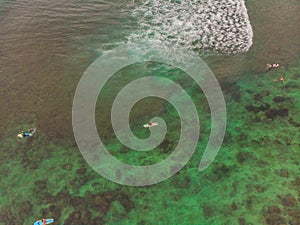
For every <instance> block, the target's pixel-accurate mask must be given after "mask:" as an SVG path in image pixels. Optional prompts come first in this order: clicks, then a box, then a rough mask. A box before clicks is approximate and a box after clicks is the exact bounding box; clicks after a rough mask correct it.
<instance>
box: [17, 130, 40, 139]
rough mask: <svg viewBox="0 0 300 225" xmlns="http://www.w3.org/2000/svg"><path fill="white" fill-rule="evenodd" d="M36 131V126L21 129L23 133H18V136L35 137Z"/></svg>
mask: <svg viewBox="0 0 300 225" xmlns="http://www.w3.org/2000/svg"><path fill="white" fill-rule="evenodd" d="M35 132H36V128H30V129H28V130H27V131H21V133H20V134H18V135H17V137H19V138H24V139H27V138H30V137H33V135H34V134H35Z"/></svg>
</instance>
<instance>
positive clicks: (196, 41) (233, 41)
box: [129, 0, 253, 54]
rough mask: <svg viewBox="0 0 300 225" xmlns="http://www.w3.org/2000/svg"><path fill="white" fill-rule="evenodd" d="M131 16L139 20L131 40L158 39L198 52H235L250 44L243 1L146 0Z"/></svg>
mask: <svg viewBox="0 0 300 225" xmlns="http://www.w3.org/2000/svg"><path fill="white" fill-rule="evenodd" d="M132 15H133V16H134V17H136V18H137V19H138V21H139V25H138V29H137V30H136V31H135V32H134V33H133V34H131V35H130V37H129V40H130V41H141V40H159V41H162V42H168V43H172V44H174V45H181V46H184V47H187V48H189V49H192V50H197V51H201V52H222V53H226V54H237V53H242V52H246V51H248V50H249V48H250V47H251V45H252V37H253V32H252V27H251V24H250V21H249V18H248V14H247V9H246V6H245V3H244V1H243V0H190V1H178V0H148V1H143V2H141V3H138V4H137V6H136V7H135V8H134V9H133V12H132Z"/></svg>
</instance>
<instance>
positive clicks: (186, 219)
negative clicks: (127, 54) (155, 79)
mask: <svg viewBox="0 0 300 225" xmlns="http://www.w3.org/2000/svg"><path fill="white" fill-rule="evenodd" d="M154 2H155V3H156V4H157V5H156V6H155V7H153V5H151V4H150V5H147V4H143V2H142V1H138V2H136V1H114V2H113V3H111V2H106V1H97V0H94V1H84V2H83V1H59V2H58V1H52V2H49V1H42V0H40V1H30V2H28V1H18V0H17V1H0V88H1V89H0V90H1V91H0V105H1V109H0V110H1V113H0V124H1V126H0V163H1V166H0V171H1V174H2V176H1V180H0V193H1V196H2V197H1V198H0V224H5V225H6V224H33V222H34V221H36V220H39V219H41V218H54V219H55V223H54V224H75V225H76V224H88V225H89V224H97V225H98V224H300V220H299V214H300V211H299V198H300V196H299V179H300V178H299V160H298V158H299V140H300V138H299V123H300V118H299V110H300V105H299V101H300V99H299V76H300V69H299V68H300V63H299V43H300V42H299V41H300V31H299V29H297V24H299V22H300V16H299V13H298V12H299V9H300V6H299V2H298V1H297V0H287V1H276V4H275V3H274V2H273V1H268V0H262V1H246V3H245V4H246V7H247V13H248V16H249V22H250V24H251V28H252V32H253V39H252V45H251V47H250V49H249V50H248V49H246V51H244V52H243V51H242V52H240V53H238V54H229V55H228V52H225V53H226V54H225V53H223V52H222V51H221V52H220V49H217V48H216V46H215V45H214V44H212V43H210V42H207V43H210V44H208V45H204V44H202V45H200V44H201V43H202V42H201V40H203V39H200V41H198V42H195V39H194V38H195V37H194V36H193V35H192V33H190V30H186V29H185V28H186V26H185V24H186V23H187V22H189V21H190V20H192V19H193V18H191V17H190V16H186V17H185V15H186V14H184V13H183V14H181V13H182V11H184V10H187V11H188V14H190V13H191V12H190V11H189V10H190V8H193V7H194V8H195V10H197V6H198V5H197V4H198V3H199V2H197V1H189V2H185V3H186V4H182V5H178V6H177V5H176V4H177V3H176V2H175V3H174V2H173V1H171V2H173V3H172V4H175V6H176V7H179V8H176V7H175V6H174V5H171V6H172V7H173V9H174V10H173V11H172V10H171V11H170V14H167V15H169V16H171V18H173V17H174V18H177V19H178V18H179V17H178V15H179V16H180V18H181V20H182V21H183V24H182V25H181V26H182V30H183V31H184V32H179V34H183V33H184V34H185V35H183V36H184V38H185V39H184V38H183V39H182V37H181V36H180V35H179V36H178V34H177V33H176V32H175V33H172V37H171V36H169V37H167V36H166V37H165V36H164V35H162V36H159V37H161V38H162V40H166V41H170V42H172V43H174V42H175V44H180V45H183V46H184V47H186V48H191V49H192V50H193V51H195V52H197V54H199V55H201V57H202V58H203V59H204V61H205V62H206V63H207V64H208V65H209V67H210V68H211V70H212V71H213V72H214V74H215V75H216V77H217V78H218V80H219V82H220V85H221V87H222V89H223V92H224V96H225V100H226V106H227V112H228V113H227V119H228V127H227V132H226V135H225V140H224V143H223V146H222V148H221V151H220V153H219V154H218V156H217V158H216V160H215V161H214V162H213V164H212V165H211V166H210V167H209V168H208V169H207V170H206V171H204V172H201V173H200V172H199V171H198V169H197V168H198V164H199V161H200V159H201V156H202V154H203V151H204V148H205V146H206V143H207V138H208V135H209V131H210V123H209V118H210V115H209V108H208V105H207V103H206V100H205V96H204V95H203V94H202V93H201V90H199V88H197V87H195V84H194V83H193V82H192V81H191V80H190V79H189V78H188V77H186V76H185V74H183V73H182V72H181V71H179V70H176V69H174V68H169V67H166V66H161V65H157V64H153V65H152V64H150V65H144V64H135V65H132V66H130V67H128V68H126V69H124V70H121V71H119V73H117V74H116V75H115V77H114V79H112V80H111V84H110V85H108V86H106V88H105V89H104V90H103V92H104V93H103V96H102V99H101V97H100V98H99V102H98V105H97V108H96V122H97V127H98V132H99V136H100V137H101V138H102V139H103V142H104V143H105V144H106V146H107V148H108V149H110V152H111V153H112V154H113V155H114V156H116V157H117V158H118V159H120V160H122V161H124V162H128V163H131V164H135V165H147V164H151V163H155V162H158V161H160V160H162V159H164V158H166V157H167V156H168V155H169V154H170V153H171V152H172V149H174V147H175V146H176V144H177V141H178V136H179V132H178V126H179V125H180V123H179V117H178V114H177V113H176V111H175V110H174V108H172V106H170V105H168V104H167V103H166V102H165V101H162V100H160V99H156V98H148V99H145V100H144V101H141V102H139V104H137V105H136V106H135V107H134V108H133V110H132V112H131V115H130V124H131V127H132V129H133V132H134V133H135V134H136V135H137V136H138V137H141V138H144V137H147V136H148V135H149V132H148V130H145V129H142V128H141V126H140V125H141V124H144V123H145V122H147V121H148V120H149V119H150V118H152V117H154V116H157V115H159V116H161V117H162V118H164V119H165V121H166V123H167V125H168V128H169V132H168V133H167V136H166V140H165V141H164V142H163V143H162V144H161V145H160V146H159V147H158V148H157V149H155V150H154V151H153V154H151V152H148V153H143V154H139V153H137V152H134V151H131V150H130V149H128V148H126V147H124V146H123V145H122V144H121V143H119V142H118V141H117V139H116V138H115V136H114V133H113V131H112V127H111V123H110V110H109V108H110V107H109V106H110V105H111V104H112V100H113V97H114V96H115V95H116V92H118V91H119V90H120V89H121V88H122V86H124V84H126V83H127V82H128V81H131V80H132V79H134V78H138V77H143V76H147V75H149V74H154V75H156V76H161V77H168V78H172V80H174V81H176V82H178V83H179V84H181V85H182V86H183V87H184V88H185V89H186V90H187V91H188V93H189V94H190V95H191V96H193V101H194V102H195V104H196V107H197V109H198V114H199V119H200V122H201V135H200V139H199V143H198V146H197V149H196V153H195V155H194V156H193V157H192V159H191V160H190V161H189V163H188V164H187V166H186V167H184V169H183V170H182V171H180V172H178V174H176V175H175V176H174V177H172V178H170V179H168V180H167V181H165V182H162V183H159V184H156V185H152V186H149V187H139V188H138V187H127V186H122V185H118V184H115V183H113V182H110V181H108V180H106V179H105V178H103V177H102V176H100V175H99V174H97V173H96V172H95V171H94V170H93V169H92V168H91V167H90V166H89V165H88V164H87V163H86V162H85V160H84V159H83V157H82V156H81V154H80V152H79V150H78V148H77V146H76V142H75V140H74V137H73V131H72V122H71V113H72V101H73V96H74V93H75V89H76V86H77V84H78V81H79V80H80V78H81V76H82V74H83V73H84V71H85V70H86V69H87V67H88V66H89V65H90V64H91V63H92V62H93V61H94V60H95V59H96V58H97V57H99V56H101V55H102V54H103V53H105V52H109V51H110V50H111V49H113V48H114V47H117V46H118V45H119V44H120V43H126V42H133V41H134V40H136V39H141V38H149V37H150V38H159V37H158V36H157V33H155V32H158V31H159V30H160V28H161V29H163V27H164V28H166V29H165V31H168V32H169V30H168V29H167V27H166V26H169V27H168V28H172V29H175V28H176V29H179V31H180V28H181V27H180V26H179V27H174V26H173V25H174V24H171V23H168V22H165V21H168V20H163V19H165V17H162V14H164V13H166V11H164V10H167V9H166V5H164V4H163V2H162V1H154ZM207 2H209V1H207ZM220 2H221V1H220ZM270 5H272V7H270ZM147 7H149V8H147ZM185 7H188V9H187V8H185ZM189 7H190V8H189ZM156 8H157V9H161V11H159V13H158V14H154V18H155V22H156V23H155V24H152V25H151V23H150V25H151V26H150V25H149V24H147V23H146V21H145V18H146V19H147V18H148V17H144V16H143V15H140V14H143V13H144V11H145V10H147V9H149V11H151V12H155V9H156ZM194 8H193V9H194ZM208 8H209V4H208ZM176 10H178V12H177V14H178V15H174V13H175V12H176ZM201 13H202V14H203V12H201ZM201 13H200V14H201ZM200 14H199V15H200ZM202 14H201V15H202ZM197 16H198V15H197ZM197 16H196V15H195V17H194V18H196V19H197V18H198V17H197ZM148 19H149V18H148ZM167 19H168V18H167ZM197 21H198V20H197ZM197 21H194V23H196V25H197V26H199V24H197ZM177 22H178V21H177ZM145 23H146V24H145ZM176 24H177V25H178V23H176ZM177 25H176V26H177ZM206 25H207V24H206ZM160 26H161V27H160ZM207 26H208V25H207ZM200 30H201V29H200V28H199V27H197V29H195V32H196V34H198V33H197V32H200ZM148 31H151V32H154V34H151V32H150V36H149V32H148ZM162 33H163V34H165V33H166V32H165V33H164V32H162ZM169 33H170V32H169ZM193 34H194V33H193ZM201 34H202V35H204V36H205V35H208V33H205V32H204V33H201ZM176 35H177V36H176ZM176 37H179V38H178V39H176ZM247 37H248V36H247ZM237 40H239V39H237ZM247 40H248V39H247ZM203 43H204V42H203ZM233 44H234V46H238V47H240V46H241V45H238V44H236V42H234V43H233ZM201 46H203V49H201ZM221 46H222V45H221ZM225 49H226V48H225ZM241 49H242V50H243V49H244V48H241ZM213 50H217V53H216V52H213ZM221 50H222V49H221ZM229 53H230V52H229ZM231 53H232V52H231ZM276 62H278V63H280V65H281V66H280V68H279V69H276V70H271V71H267V70H266V69H265V65H266V63H276ZM145 68H147V70H145ZM281 76H284V78H285V82H274V79H279V78H280V77H281ZM100 103H102V104H100ZM199 103H200V104H199ZM149 105H155V106H156V107H155V108H151V112H149ZM286 110H287V111H288V115H286ZM30 127H38V132H37V135H36V136H35V137H34V139H32V140H30V141H28V142H23V141H20V140H17V139H16V135H17V134H18V133H19V132H20V131H21V130H25V129H28V128H30Z"/></svg>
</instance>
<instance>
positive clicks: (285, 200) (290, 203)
mask: <svg viewBox="0 0 300 225" xmlns="http://www.w3.org/2000/svg"><path fill="white" fill-rule="evenodd" d="M277 197H278V199H279V201H280V204H281V205H283V206H287V207H295V206H296V205H297V200H296V199H295V198H294V197H293V196H292V195H291V194H288V195H286V196H281V195H278V196H277Z"/></svg>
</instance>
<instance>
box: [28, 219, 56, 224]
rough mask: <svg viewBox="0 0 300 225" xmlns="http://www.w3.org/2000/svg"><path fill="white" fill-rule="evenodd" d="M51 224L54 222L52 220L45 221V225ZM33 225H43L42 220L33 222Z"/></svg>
mask: <svg viewBox="0 0 300 225" xmlns="http://www.w3.org/2000/svg"><path fill="white" fill-rule="evenodd" d="M53 222H54V219H46V224H50V223H53ZM33 225H43V221H42V220H38V221H35V222H34V224H33Z"/></svg>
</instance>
